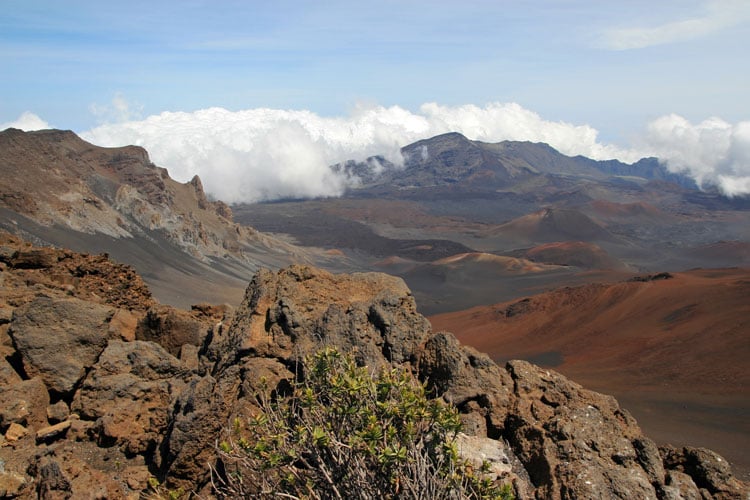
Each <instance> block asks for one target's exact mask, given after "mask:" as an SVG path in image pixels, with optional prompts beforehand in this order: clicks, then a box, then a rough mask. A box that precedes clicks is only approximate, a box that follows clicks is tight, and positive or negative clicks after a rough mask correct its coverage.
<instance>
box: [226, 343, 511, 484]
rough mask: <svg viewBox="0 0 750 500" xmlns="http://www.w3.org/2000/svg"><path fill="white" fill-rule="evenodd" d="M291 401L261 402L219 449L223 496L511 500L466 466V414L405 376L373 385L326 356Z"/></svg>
mask: <svg viewBox="0 0 750 500" xmlns="http://www.w3.org/2000/svg"><path fill="white" fill-rule="evenodd" d="M305 367H306V371H305V377H304V381H301V382H297V383H295V384H294V386H293V391H292V393H291V395H289V396H281V397H277V398H275V399H273V400H272V399H271V398H269V397H267V396H265V395H263V394H259V395H258V404H259V408H260V411H258V412H257V413H256V414H255V415H254V416H253V417H252V418H250V419H249V421H247V422H242V421H240V420H239V419H238V420H235V422H234V425H233V426H232V427H233V428H232V429H228V430H227V436H226V437H227V439H226V440H225V441H223V442H221V443H220V444H219V446H218V448H219V453H220V455H221V457H222V461H223V465H224V471H223V474H221V475H218V474H215V475H214V476H215V480H214V484H215V486H216V488H217V491H218V493H219V494H223V495H226V496H232V497H248V498H249V497H252V498H269V497H286V498H311V499H324V498H325V499H328V498H342V499H349V498H361V499H365V498H372V499H381V498H393V499H395V498H425V499H427V498H429V499H449V498H450V499H459V498H460V499H463V498H471V499H473V498H477V499H479V498H512V495H510V493H509V491H510V488H509V487H507V486H506V487H503V488H498V487H496V486H495V485H494V484H493V483H492V482H491V481H489V480H488V479H486V478H485V477H484V473H483V471H481V470H480V471H474V470H473V469H472V468H471V467H470V466H469V465H468V464H467V463H465V462H464V461H462V460H460V459H459V457H458V451H457V449H456V446H455V442H454V439H455V435H456V433H457V432H458V431H459V429H460V420H459V417H458V412H457V411H456V409H455V408H453V407H452V406H449V405H447V404H445V403H444V402H443V401H441V400H437V399H428V398H427V396H426V393H425V388H424V386H423V385H421V384H419V383H417V382H416V381H415V380H414V378H413V377H412V376H411V375H410V374H409V373H408V372H406V371H405V370H400V369H390V370H383V371H381V372H380V373H378V374H377V375H375V376H372V375H370V374H369V373H368V371H367V369H366V368H363V367H357V366H356V364H355V363H354V361H353V360H352V358H351V357H349V356H342V355H341V354H340V353H339V352H338V351H336V350H335V349H324V350H322V351H320V352H318V353H317V354H315V355H314V356H312V357H311V358H309V359H307V360H306V363H305Z"/></svg>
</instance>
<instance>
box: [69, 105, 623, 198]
mask: <svg viewBox="0 0 750 500" xmlns="http://www.w3.org/2000/svg"><path fill="white" fill-rule="evenodd" d="M452 131H457V132H461V133H463V134H465V135H467V136H468V137H470V138H471V139H477V140H483V141H490V142H496V141H501V140H506V139H509V140H524V141H525V140H528V141H535V142H547V143H549V144H550V145H552V146H553V147H555V148H557V149H559V150H560V151H562V152H564V153H566V154H583V155H586V156H589V157H593V158H614V157H628V158H631V159H637V155H634V154H632V153H629V152H628V151H625V150H621V149H618V148H615V147H613V146H608V145H603V144H601V143H599V142H597V131H596V130H594V129H593V128H591V127H589V126H587V125H583V126H576V125H571V124H568V123H562V122H550V121H546V120H544V119H542V118H541V117H540V116H539V115H537V114H536V113H533V112H531V111H529V110H526V109H524V108H522V107H521V106H519V105H518V104H513V103H511V104H502V103H491V104H488V105H487V106H485V107H478V106H473V105H469V106H458V107H448V106H440V105H438V104H435V103H429V104H425V105H423V106H422V107H421V109H420V112H419V113H412V112H410V111H408V110H405V109H403V108H401V107H398V106H392V107H383V106H358V107H357V108H355V109H354V110H353V111H352V113H351V114H350V115H349V116H346V117H334V118H330V117H321V116H319V115H316V114H314V113H312V112H309V111H294V110H278V109H250V110H244V111H236V112H232V111H227V110H225V109H221V108H210V109H204V110H199V111H195V112H192V113H182V112H180V113H169V112H165V113H162V114H160V115H154V116H150V117H148V118H146V119H145V120H142V121H128V122H123V123H116V124H106V125H102V126H99V127H97V128H95V129H93V130H90V131H88V132H85V133H83V134H82V136H83V137H84V138H85V139H87V140H89V141H91V142H93V143H95V144H99V145H102V146H118V145H125V144H138V145H142V146H144V147H145V148H146V149H147V150H148V151H149V153H150V154H151V158H152V160H153V161H154V162H155V163H157V164H158V165H161V166H165V167H167V168H168V169H169V171H170V173H171V174H172V175H173V176H174V177H175V178H176V179H178V180H182V181H186V180H188V179H189V178H190V177H192V175H194V174H195V173H197V174H199V175H200V177H201V179H203V184H204V186H205V187H206V190H207V191H208V192H209V193H211V194H212V195H214V196H216V197H217V198H220V199H223V200H225V201H229V202H238V201H256V200H262V199H274V198H283V197H314V196H337V195H340V194H341V193H342V192H343V190H344V189H345V187H346V186H347V185H349V184H351V183H352V182H353V180H352V179H347V178H345V177H343V176H342V175H334V174H332V173H331V171H330V169H329V168H328V167H329V165H331V164H333V163H337V162H340V161H344V160H347V159H356V160H363V159H365V158H367V157H368V156H372V155H383V156H385V157H386V158H388V159H389V160H391V161H392V162H394V163H396V164H398V163H400V162H401V161H402V158H401V156H400V148H401V147H402V146H405V145H407V144H409V143H411V142H414V141H417V140H419V139H425V138H428V137H432V136H435V135H438V134H441V133H445V132H452Z"/></svg>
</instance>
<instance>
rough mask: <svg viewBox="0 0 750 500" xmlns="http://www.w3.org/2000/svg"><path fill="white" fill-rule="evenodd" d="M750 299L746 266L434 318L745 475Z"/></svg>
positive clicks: (562, 292) (465, 338) (438, 325)
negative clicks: (708, 449)
mask: <svg viewBox="0 0 750 500" xmlns="http://www.w3.org/2000/svg"><path fill="white" fill-rule="evenodd" d="M748 297H750V270H749V269H724V270H694V271H690V272H685V273H677V274H675V275H674V276H673V277H672V278H671V279H652V280H648V279H646V280H644V281H627V282H621V283H616V284H590V285H585V286H579V287H573V288H570V287H566V288H562V289H558V290H554V291H552V292H548V293H544V294H540V295H536V296H532V297H529V298H525V299H522V300H517V301H514V302H506V303H502V304H497V305H494V306H488V307H477V308H473V309H469V310H465V311H461V312H457V313H449V314H443V315H437V316H433V317H431V318H430V320H431V321H432V324H433V327H434V328H435V329H437V330H441V329H445V330H449V331H452V332H455V333H456V336H457V337H458V338H459V339H460V340H461V341H462V342H464V343H467V344H469V345H472V346H474V347H476V348H477V349H480V350H482V351H485V352H488V353H489V354H490V355H491V356H492V357H493V359H495V360H497V361H502V360H507V359H514V358H522V359H528V360H533V361H536V362H539V363H542V364H546V365H548V366H554V367H555V369H556V370H559V371H561V372H562V373H564V374H566V375H568V376H570V377H572V378H574V379H575V380H577V381H579V382H581V383H583V384H586V385H589V386H591V387H593V388H595V389H596V390H600V391H609V392H612V393H614V394H615V395H616V396H617V397H618V398H619V399H620V400H622V401H624V402H625V404H626V407H628V408H629V409H631V410H632V411H634V413H635V414H636V417H638V418H639V420H640V421H641V424H642V425H643V426H644V428H646V429H648V430H649V431H650V432H652V433H653V434H654V435H655V436H656V438H657V440H658V439H662V440H665V441H667V440H670V441H676V442H692V444H702V445H707V446H708V445H710V446H714V447H715V448H717V449H719V450H721V451H722V452H724V453H725V454H726V455H727V456H730V457H731V458H733V459H734V460H735V461H737V462H738V464H739V463H740V462H742V464H741V465H742V467H743V468H744V470H745V471H747V470H750V460H748V456H747V454H746V450H747V449H748V448H749V447H750V439H749V438H748V436H750V426H749V425H748V419H747V418H745V417H743V415H744V416H746V415H747V412H748V411H750V365H749V364H748V363H747V360H748V358H749V357H750V301H748ZM707 430H710V432H708V433H707V432H706V431H707ZM701 439H707V440H710V441H709V442H705V443H695V441H696V440H701Z"/></svg>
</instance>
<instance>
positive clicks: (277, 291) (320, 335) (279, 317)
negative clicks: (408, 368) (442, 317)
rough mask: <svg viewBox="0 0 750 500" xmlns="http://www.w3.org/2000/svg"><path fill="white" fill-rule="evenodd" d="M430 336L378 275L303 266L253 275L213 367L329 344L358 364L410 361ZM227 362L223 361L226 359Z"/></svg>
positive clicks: (395, 288)
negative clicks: (246, 357)
mask: <svg viewBox="0 0 750 500" xmlns="http://www.w3.org/2000/svg"><path fill="white" fill-rule="evenodd" d="M429 331H430V325H429V322H428V321H427V320H426V319H425V318H424V317H423V316H422V315H420V314H418V313H417V311H416V304H415V302H414V298H413V297H412V295H411V292H410V291H409V289H408V288H407V287H406V285H405V283H404V282H403V280H401V279H400V278H396V277H393V276H388V275H385V274H379V273H355V274H351V275H334V274H331V273H328V272H326V271H322V270H319V269H315V268H312V267H307V266H291V267H289V268H286V269H282V270H280V271H278V273H273V272H271V271H268V270H260V271H259V272H258V273H257V274H256V275H255V276H254V277H253V280H252V282H251V283H250V285H249V286H248V288H247V291H246V293H245V299H244V300H243V302H242V305H240V307H239V308H238V310H237V312H236V314H235V316H234V320H233V322H232V324H231V325H230V327H229V330H228V334H227V338H226V342H227V344H226V345H223V344H220V345H215V346H213V349H214V352H213V353H212V354H213V356H214V357H218V356H216V351H215V349H217V348H218V351H221V352H222V353H223V359H222V363H221V364H220V365H219V367H218V368H219V369H221V368H222V367H225V366H228V365H230V364H232V363H235V362H236V361H237V358H235V357H234V356H239V357H242V356H247V355H253V356H266V357H276V358H279V359H291V358H296V359H301V358H302V357H303V356H304V355H305V354H309V353H311V352H313V351H314V350H315V349H316V346H317V347H319V346H322V345H335V346H337V347H338V348H339V349H341V350H342V351H344V352H350V353H352V354H353V355H354V357H355V359H356V360H357V361H358V362H359V363H360V364H362V365H371V366H373V367H376V366H381V365H383V364H384V363H388V362H393V363H404V362H411V361H413V360H414V356H415V352H416V350H417V348H418V346H419V345H420V344H421V343H422V341H423V339H424V338H425V336H426V335H427V334H428V333H429ZM227 356H228V357H227Z"/></svg>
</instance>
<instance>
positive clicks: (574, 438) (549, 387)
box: [503, 361, 664, 499]
mask: <svg viewBox="0 0 750 500" xmlns="http://www.w3.org/2000/svg"><path fill="white" fill-rule="evenodd" d="M507 370H508V372H509V373H510V375H511V377H512V378H513V382H514V396H515V398H514V402H513V407H512V408H510V409H509V413H508V417H507V420H506V425H505V429H504V432H503V436H504V437H505V439H507V440H508V441H509V442H510V444H511V446H512V448H513V450H514V451H515V453H516V455H517V456H518V458H519V459H520V460H521V462H522V463H523V464H524V466H525V468H526V470H527V471H528V473H529V476H530V477H531V480H532V482H533V483H534V485H535V486H536V488H537V490H536V496H537V497H538V498H550V499H563V498H623V499H626V498H642V499H648V498H653V499H656V498H658V492H659V491H661V489H662V487H663V485H664V470H663V467H662V465H661V460H660V456H659V454H658V449H657V448H656V446H655V445H654V444H653V443H652V442H650V441H649V440H648V439H647V438H646V437H645V436H643V434H642V432H641V430H640V428H639V427H638V425H637V424H636V422H635V420H634V419H633V418H632V417H631V416H630V414H629V413H627V412H626V411H625V410H622V409H621V408H620V407H619V405H618V404H617V401H616V400H615V399H614V398H613V397H611V396H605V395H602V394H598V393H595V392H593V391H588V390H586V389H584V388H582V387H581V386H580V385H578V384H576V383H574V382H572V381H570V380H568V379H566V378H565V377H563V376H562V375H560V374H558V373H556V372H554V371H552V370H546V369H543V368H540V367H538V366H535V365H532V364H530V363H527V362H525V361H511V362H509V363H508V365H507Z"/></svg>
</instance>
